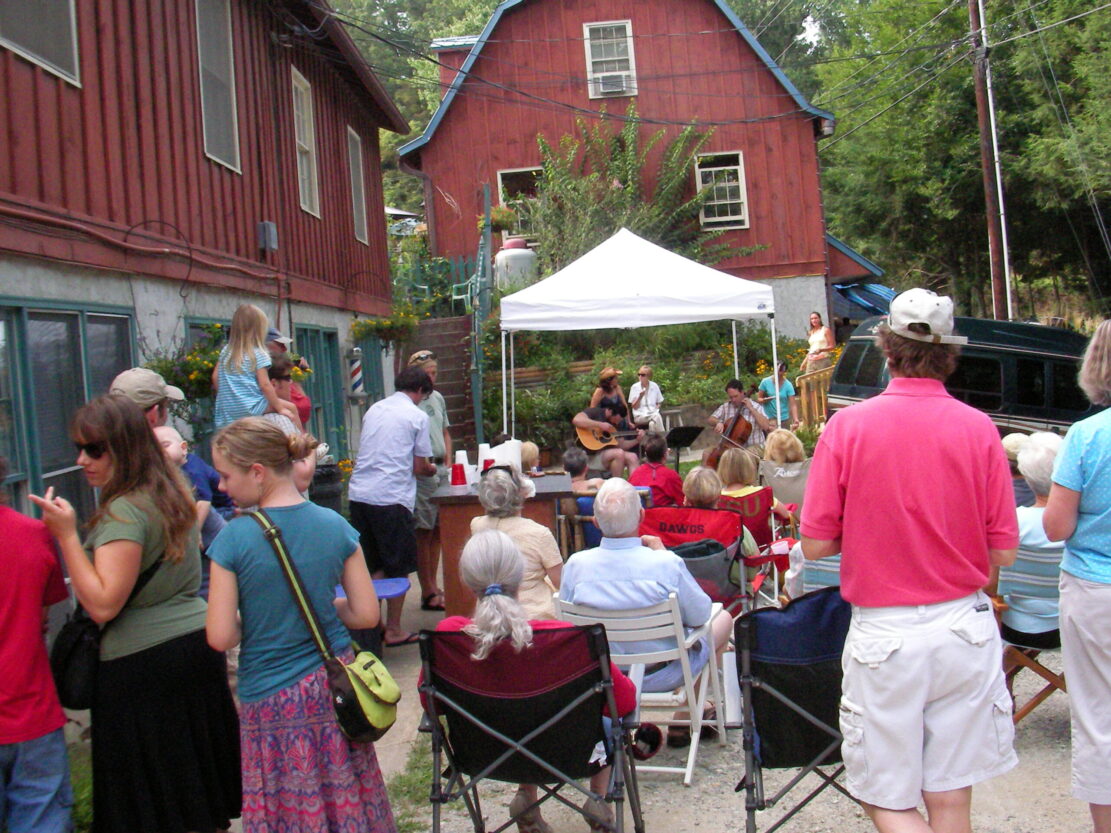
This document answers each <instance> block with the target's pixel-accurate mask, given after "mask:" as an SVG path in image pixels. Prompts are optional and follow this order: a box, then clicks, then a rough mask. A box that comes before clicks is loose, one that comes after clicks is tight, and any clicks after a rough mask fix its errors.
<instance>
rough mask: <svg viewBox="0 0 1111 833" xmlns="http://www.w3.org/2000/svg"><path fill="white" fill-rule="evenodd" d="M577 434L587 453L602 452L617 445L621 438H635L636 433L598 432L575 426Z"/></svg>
mask: <svg viewBox="0 0 1111 833" xmlns="http://www.w3.org/2000/svg"><path fill="white" fill-rule="evenodd" d="M575 433H576V434H578V435H579V442H580V443H581V444H582V447H583V448H585V449H586V450H587V451H601V450H602V449H603V448H609V447H611V446H615V445H617V440H618V439H619V438H628V437H635V436H636V435H637V432H636V431H598V430H596V429H594V428H580V427H579V426H577V425H576V426H575Z"/></svg>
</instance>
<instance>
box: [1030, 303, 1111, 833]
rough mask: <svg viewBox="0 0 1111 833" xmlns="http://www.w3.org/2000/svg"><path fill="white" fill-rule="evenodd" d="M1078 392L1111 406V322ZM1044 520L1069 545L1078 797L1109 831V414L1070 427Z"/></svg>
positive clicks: (1065, 623)
mask: <svg viewBox="0 0 1111 833" xmlns="http://www.w3.org/2000/svg"><path fill="white" fill-rule="evenodd" d="M1080 387H1081V388H1082V389H1083V390H1084V393H1085V394H1087V396H1088V399H1090V400H1091V402H1092V404H1094V405H1109V404H1111V321H1104V322H1103V323H1102V324H1100V325H1099V327H1098V328H1097V329H1096V332H1095V335H1093V336H1092V340H1091V341H1090V342H1089V343H1088V349H1087V350H1086V351H1085V353H1084V362H1083V364H1082V365H1081V368H1080ZM1042 523H1043V524H1044V525H1045V533H1046V536H1047V537H1048V538H1049V540H1051V541H1062V540H1063V541H1064V542H1065V555H1064V558H1063V559H1062V561H1061V604H1060V627H1061V648H1062V653H1063V657H1064V665H1065V678H1066V679H1067V680H1068V684H1069V707H1070V709H1071V710H1072V794H1073V795H1074V796H1075V797H1076V798H1079V799H1081V800H1083V801H1087V802H1088V806H1089V809H1090V810H1091V813H1092V823H1093V829H1094V830H1095V833H1111V707H1109V705H1108V704H1109V703H1111V684H1109V683H1108V681H1109V679H1111V672H1109V669H1111V409H1107V410H1104V411H1101V412H1100V413H1098V414H1096V415H1095V416H1091V417H1088V418H1087V419H1084V420H1081V421H1080V422H1078V423H1076V424H1075V425H1073V426H1072V428H1070V429H1069V432H1068V434H1067V435H1066V436H1065V441H1064V443H1063V444H1062V445H1061V451H1060V452H1059V453H1058V455H1057V465H1056V467H1055V468H1054V470H1053V485H1052V487H1051V488H1050V492H1049V503H1048V505H1047V506H1046V508H1045V515H1044V516H1043V519H1042Z"/></svg>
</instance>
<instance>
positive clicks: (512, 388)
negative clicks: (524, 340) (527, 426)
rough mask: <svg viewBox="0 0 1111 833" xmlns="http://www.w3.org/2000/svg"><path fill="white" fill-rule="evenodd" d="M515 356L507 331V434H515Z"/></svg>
mask: <svg viewBox="0 0 1111 833" xmlns="http://www.w3.org/2000/svg"><path fill="white" fill-rule="evenodd" d="M516 367H517V357H516V356H515V355H514V354H513V333H512V332H510V333H509V413H510V419H509V424H510V425H511V426H512V427H513V430H512V431H510V432H509V436H511V437H515V436H517V371H516Z"/></svg>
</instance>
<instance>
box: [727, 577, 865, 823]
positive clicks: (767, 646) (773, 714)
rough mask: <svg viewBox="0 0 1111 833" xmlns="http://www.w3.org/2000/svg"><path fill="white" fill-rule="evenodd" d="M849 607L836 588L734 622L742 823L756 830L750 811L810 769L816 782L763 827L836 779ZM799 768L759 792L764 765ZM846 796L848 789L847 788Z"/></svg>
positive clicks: (774, 799) (774, 800) (775, 798)
mask: <svg viewBox="0 0 1111 833" xmlns="http://www.w3.org/2000/svg"><path fill="white" fill-rule="evenodd" d="M850 618H851V608H850V606H849V604H848V603H847V602H845V601H844V600H843V599H842V598H841V592H840V588H837V587H827V588H825V589H823V590H817V591H815V592H813V593H807V594H805V595H802V596H799V597H798V598H797V599H795V600H794V601H792V602H790V603H789V604H787V605H786V606H785V607H782V608H776V607H763V608H759V609H757V610H752V611H749V612H748V613H745V614H744V615H742V616H740V617H739V618H738V619H737V621H736V623H735V624H734V636H735V638H736V644H737V653H738V666H737V676H738V682H739V684H740V688H741V702H742V715H743V718H742V721H743V722H742V736H743V741H744V756H745V771H744V777H743V778H742V780H741V782H740V783H739V784H737V788H736V789H737V791H738V792H740V791H741V790H744V793H745V814H746V821H745V831H746V833H756V812H757V811H758V810H764V809H767V808H768V807H773V806H775V805H776V804H778V803H779V802H780V801H781V800H782V799H783V798H784V797H785V796H786V795H787V793H788V792H790V791H791V790H792V789H794V787H795V786H796V785H797V784H798V783H799V782H801V781H802V780H803V779H804V778H806V776H807V775H809V774H811V773H813V774H814V775H816V776H817V777H818V778H820V779H821V783H820V784H819V785H818V786H817V787H815V788H814V789H813V790H811V791H810V792H809V793H808V794H807V795H806V796H805V797H803V798H802V799H801V800H800V801H799V802H798V803H797V804H795V805H794V806H793V807H792V808H790V809H789V810H788V811H787V813H786V814H785V815H784V816H783V817H782V818H780V819H779V820H778V821H776V822H775V823H774V824H773V825H772V826H771V827H769V828H768V829H767V831H766V833H770V831H773V830H776V829H778V828H779V827H780V826H782V825H783V824H784V823H785V822H786V821H787V820H788V819H790V818H791V817H792V816H794V815H795V813H797V812H798V811H799V810H801V809H802V808H803V807H804V806H806V805H807V804H808V803H810V801H812V800H813V799H814V798H815V797H816V796H817V795H818V794H819V793H820V792H822V791H823V790H824V789H826V788H827V787H833V788H835V789H837V790H838V791H839V792H841V793H843V794H845V795H846V796H848V793H847V792H846V791H845V788H844V787H843V786H842V785H841V784H840V783H839V782H838V780H837V779H838V778H839V777H840V775H841V773H842V772H843V771H844V766H842V765H841V733H840V731H838V728H837V727H838V707H839V705H840V701H841V652H842V650H843V648H844V646H845V637H846V635H847V634H848V632H849V622H850ZM765 768H766V769H794V768H799V770H800V771H799V772H798V773H796V774H795V775H794V776H792V777H791V779H790V780H789V781H788V782H787V783H786V784H785V785H784V786H783V787H781V788H780V789H779V790H778V791H777V792H776V793H775V794H774V795H772V796H766V795H765V794H764V777H763V770H764V769H765ZM850 798H851V796H850Z"/></svg>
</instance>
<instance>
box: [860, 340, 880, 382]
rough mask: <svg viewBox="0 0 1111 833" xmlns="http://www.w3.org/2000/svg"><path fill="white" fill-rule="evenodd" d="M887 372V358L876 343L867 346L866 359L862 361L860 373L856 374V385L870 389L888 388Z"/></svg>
mask: <svg viewBox="0 0 1111 833" xmlns="http://www.w3.org/2000/svg"><path fill="white" fill-rule="evenodd" d="M886 372H887V358H886V357H885V356H884V355H883V350H881V349H880V347H879V345H878V344H876V343H875V342H870V343H868V344H867V345H865V350H864V358H862V359H861V360H860V372H859V373H857V374H856V384H858V385H862V386H864V387H868V388H882V387H886V385H887V382H886V381H885V379H884V375H885V373H886Z"/></svg>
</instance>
